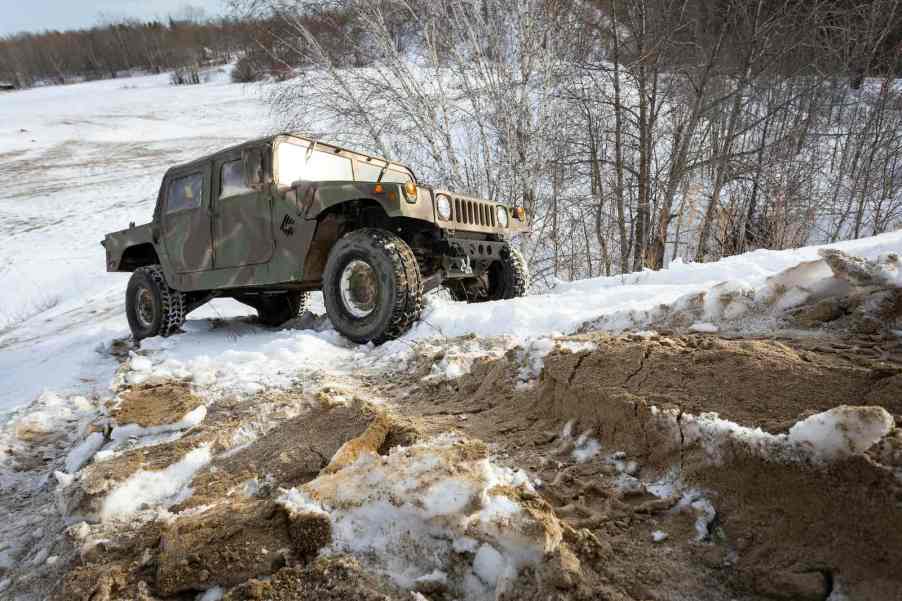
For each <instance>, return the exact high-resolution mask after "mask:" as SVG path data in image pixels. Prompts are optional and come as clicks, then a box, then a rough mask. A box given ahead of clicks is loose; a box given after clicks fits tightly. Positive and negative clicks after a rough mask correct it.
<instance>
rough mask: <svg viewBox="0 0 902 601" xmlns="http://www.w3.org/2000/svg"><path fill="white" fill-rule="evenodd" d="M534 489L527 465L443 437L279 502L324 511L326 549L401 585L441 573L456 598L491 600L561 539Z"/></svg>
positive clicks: (365, 462)
mask: <svg viewBox="0 0 902 601" xmlns="http://www.w3.org/2000/svg"><path fill="white" fill-rule="evenodd" d="M522 495H525V497H523V496H522ZM534 495H535V493H534V490H533V489H532V486H531V484H530V483H529V480H528V478H527V476H526V475H525V474H524V473H523V472H520V471H513V470H510V469H507V468H503V467H500V466H497V465H495V464H494V463H492V462H491V461H490V460H489V459H488V458H487V456H486V451H485V448H484V446H483V445H481V443H476V442H473V441H468V440H464V439H459V438H455V437H452V436H442V437H440V438H438V439H435V440H433V441H430V442H427V443H421V444H417V445H414V446H412V447H407V448H399V449H395V450H394V451H393V452H392V453H391V454H390V455H389V456H388V457H378V456H373V455H365V456H362V457H361V458H360V459H358V461H357V462H355V463H354V464H352V465H350V466H348V467H346V468H344V469H343V470H341V471H339V472H337V473H335V474H330V475H325V476H320V477H319V478H317V479H316V480H313V481H312V482H309V483H307V484H305V485H304V486H303V487H301V488H300V489H292V490H289V491H285V492H284V493H283V494H282V496H281V497H280V498H279V501H280V502H281V503H282V504H283V505H285V506H286V507H287V508H289V509H290V510H292V511H310V510H314V511H317V510H322V511H326V512H328V514H329V515H330V518H331V520H332V525H333V543H332V545H331V546H330V547H329V548H328V549H327V550H326V552H327V553H328V552H342V553H351V554H353V555H355V556H356V557H358V558H359V559H360V560H361V561H362V562H365V563H367V564H368V565H369V567H371V568H372V569H375V570H377V571H379V572H381V573H383V574H385V575H387V576H388V577H389V578H391V579H392V580H393V581H394V582H395V583H396V584H398V585H399V586H401V587H403V588H407V589H411V590H412V589H414V588H416V586H417V583H422V582H423V581H424V579H426V580H429V579H436V578H444V579H446V582H447V586H448V588H449V591H450V592H451V594H452V595H454V596H458V597H461V598H467V599H495V598H496V595H497V594H499V593H500V592H502V591H504V590H507V589H508V588H509V587H510V585H511V584H512V581H513V579H514V578H516V576H517V574H518V572H519V571H520V569H522V568H523V567H525V566H535V565H537V564H538V563H539V562H540V561H541V559H542V558H543V557H544V555H545V554H546V553H547V552H550V551H553V550H554V549H555V548H556V547H557V546H558V545H559V544H560V541H561V531H560V526H559V524H558V523H557V521H556V518H554V516H553V514H552V513H551V512H550V511H548V512H547V513H543V511H542V510H540V509H536V508H531V509H529V510H527V509H526V508H525V507H524V505H523V501H522V500H521V499H522V498H533V497H534ZM311 505H313V506H312V507H311ZM540 506H541V505H539V507H540Z"/></svg>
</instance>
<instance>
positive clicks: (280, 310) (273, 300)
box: [256, 292, 310, 328]
mask: <svg viewBox="0 0 902 601" xmlns="http://www.w3.org/2000/svg"><path fill="white" fill-rule="evenodd" d="M309 300H310V294H309V293H308V292H288V293H286V294H279V295H272V296H264V297H262V298H261V299H260V302H259V304H258V305H257V307H256V309H257V315H258V316H259V318H260V323H262V324H263V325H267V326H270V327H272V328H275V327H278V326H280V325H282V324H283V323H285V322H286V321H289V320H291V319H294V318H295V317H297V316H298V315H300V314H301V313H303V312H304V311H306V310H307V304H308V302H309Z"/></svg>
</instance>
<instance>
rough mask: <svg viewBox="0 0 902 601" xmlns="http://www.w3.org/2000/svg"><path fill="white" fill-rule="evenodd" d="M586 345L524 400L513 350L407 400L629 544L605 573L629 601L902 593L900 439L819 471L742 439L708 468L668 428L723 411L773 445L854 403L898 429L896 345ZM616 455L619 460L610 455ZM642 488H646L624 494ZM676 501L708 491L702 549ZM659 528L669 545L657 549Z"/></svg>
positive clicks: (611, 538)
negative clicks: (657, 489) (888, 417)
mask: <svg viewBox="0 0 902 601" xmlns="http://www.w3.org/2000/svg"><path fill="white" fill-rule="evenodd" d="M579 339H581V340H586V341H592V342H594V343H595V344H596V345H597V349H596V350H594V351H591V352H584V353H576V354H574V353H570V352H566V351H559V352H556V353H553V354H551V355H549V356H548V357H547V358H546V361H545V367H544V371H543V373H542V376H541V379H540V381H539V383H538V384H537V386H536V387H535V388H533V389H530V390H517V386H516V378H517V369H518V366H517V365H516V362H515V358H514V357H513V355H508V357H506V358H503V359H500V360H493V361H486V362H483V363H482V364H478V365H476V366H475V367H474V370H473V373H472V374H470V375H468V376H464V377H463V378H460V379H458V380H457V381H454V382H450V383H443V384H438V385H436V386H434V387H432V388H431V389H429V390H421V389H415V388H407V389H406V390H405V392H406V393H407V394H408V396H407V398H406V399H405V400H404V401H402V402H401V403H400V406H401V407H404V408H405V410H406V411H409V412H411V413H414V414H418V415H427V416H429V419H430V420H431V427H432V428H435V429H436V430H440V429H442V428H453V429H457V430H461V431H464V432H466V433H467V434H469V435H472V436H478V437H480V438H482V439H483V440H487V441H489V440H490V441H494V442H495V444H496V445H497V447H496V449H495V450H496V452H497V453H499V454H500V455H502V456H504V455H507V457H508V458H509V461H510V462H511V463H512V464H515V465H520V466H527V467H528V468H529V471H530V474H531V475H532V476H534V477H536V478H538V479H540V480H541V481H543V482H544V486H543V488H542V489H541V492H542V495H543V496H544V497H545V498H546V499H547V500H548V501H549V502H550V503H551V504H552V506H554V508H555V511H556V513H557V515H558V516H560V517H561V518H562V519H564V521H565V523H568V524H570V525H571V526H573V527H576V528H588V529H589V530H591V531H593V532H595V533H597V534H599V535H600V536H601V538H603V539H604V540H607V541H608V542H609V543H610V544H611V545H612V546H613V548H615V549H617V553H615V554H614V556H613V557H612V558H611V560H610V563H609V565H608V566H607V568H606V574H607V576H608V577H610V578H611V581H612V582H613V583H614V584H616V585H619V586H620V587H621V590H623V591H626V592H627V593H628V594H630V595H631V596H632V597H633V598H636V599H642V598H648V599H677V598H685V597H681V596H680V595H689V596H690V597H691V598H698V599H704V598H730V595H740V596H741V595H748V596H749V598H773V599H817V600H820V601H823V600H824V599H826V598H827V596H828V595H829V594H830V593H831V592H832V591H833V590H834V589H840V590H842V591H844V592H846V593H847V594H848V595H849V596H850V598H851V599H855V600H856V601H858V600H865V601H870V600H873V601H878V600H885V599H890V598H896V597H902V576H900V575H899V573H898V570H897V566H898V565H900V563H899V562H900V560H902V520H899V519H898V515H899V511H900V507H902V478H900V474H902V469H900V468H902V452H900V449H902V444H900V440H899V438H900V436H899V430H896V431H895V432H894V433H892V434H891V435H890V436H888V437H887V438H886V439H884V440H883V441H881V442H880V443H879V444H878V445H875V447H874V448H873V449H871V451H870V452H869V453H868V454H867V455H857V456H853V457H849V458H847V459H844V460H841V461H838V462H834V463H830V464H828V465H818V464H811V463H810V462H802V463H797V462H796V463H794V462H786V461H777V460H766V459H763V458H761V457H758V456H756V455H755V454H753V453H751V452H748V450H747V449H745V448H744V447H742V446H739V447H736V448H731V449H729V452H728V453H726V454H725V455H723V456H722V457H717V458H714V457H711V456H710V453H709V452H706V450H705V449H704V448H702V447H701V445H699V444H698V443H697V442H696V443H693V444H689V443H686V442H684V441H683V440H681V436H680V435H681V431H680V430H679V426H678V425H677V427H676V430H675V429H674V428H673V427H672V426H670V425H668V424H667V423H666V422H665V421H662V420H661V419H660V415H661V411H666V410H669V411H670V412H671V413H672V414H673V415H675V416H680V415H686V414H693V415H699V414H702V413H706V412H717V413H718V414H719V415H720V417H722V418H724V419H728V420H730V421H733V422H736V423H738V424H742V425H743V426H750V427H760V428H761V429H762V430H764V431H767V432H771V433H774V434H778V433H782V432H785V431H787V430H788V428H789V427H790V426H792V425H793V424H794V423H795V422H797V421H798V420H800V419H802V418H804V417H807V416H809V415H811V414H813V413H818V412H821V411H825V410H828V409H831V408H833V407H836V406H838V405H843V404H847V405H878V406H881V407H883V408H885V409H886V410H888V411H889V412H890V413H892V414H893V415H894V416H895V419H896V422H897V424H902V405H900V399H902V377H900V366H899V362H898V345H897V343H896V342H895V341H894V340H891V339H881V340H880V341H878V342H876V343H875V342H873V341H871V340H870V339H867V338H864V339H844V340H842V341H835V340H829V339H819V340H816V341H812V340H806V339H798V340H783V341H777V340H744V339H743V340H727V339H722V338H719V337H715V336H652V337H645V336H642V337H640V336H630V335H625V336H616V337H612V336H598V335H585V336H580V337H579ZM570 420H573V422H572V424H571V427H572V431H573V432H574V437H575V436H576V435H577V434H580V433H583V432H587V433H589V434H590V435H591V436H592V437H595V438H597V439H598V440H599V441H600V442H601V445H602V451H601V452H600V453H599V455H598V456H597V457H595V458H593V459H591V460H589V461H588V462H586V463H578V462H576V461H575V460H574V459H573V457H572V455H571V452H572V450H573V448H574V440H573V439H569V440H566V439H564V437H563V436H562V435H561V424H564V423H566V422H568V421H570ZM676 423H677V424H678V423H679V421H678V417H677V422H676ZM675 432H676V436H675V435H674V434H675ZM615 453H618V455H616V457H620V458H622V460H620V461H612V460H611V457H612V456H615V455H614V454H615ZM624 463H633V464H634V465H631V466H628V467H627V468H626V471H625V469H624V466H623V464H624ZM630 468H632V469H630ZM627 471H628V472H629V473H627ZM633 477H635V482H636V483H637V485H638V486H637V487H636V488H634V489H629V488H627V489H626V490H624V487H623V482H624V481H630V478H633ZM652 483H655V484H664V485H671V486H672V485H674V484H678V485H679V489H677V490H676V492H675V493H673V494H676V495H677V496H676V497H674V498H667V496H666V493H665V494H664V496H663V498H661V497H659V496H654V495H652V494H651V493H650V492H649V488H650V487H651V484H652ZM679 490H683V491H685V490H698V491H703V493H704V497H705V498H706V499H708V500H709V501H710V502H711V503H712V505H713V507H714V508H716V516H715V517H714V519H713V520H712V522H711V523H710V524H709V525H708V528H707V530H706V531H705V533H704V536H703V537H702V538H701V540H699V539H698V537H697V530H696V523H697V518H698V515H697V514H696V513H695V512H693V511H692V510H691V509H688V510H687V508H685V507H684V508H682V509H681V508H680V506H679V505H678V501H679V500H680V499H679V495H680V494H681V493H680V492H679ZM659 494H661V493H659ZM656 530H662V531H664V532H666V533H667V539H666V540H664V541H663V542H660V543H656V542H654V541H653V540H652V537H651V534H652V532H653V531H656ZM636 566H641V567H642V569H637V567H636ZM664 583H667V584H666V585H665V584H664ZM665 586H666V587H669V588H670V591H669V592H666V591H663V590H662V588H665Z"/></svg>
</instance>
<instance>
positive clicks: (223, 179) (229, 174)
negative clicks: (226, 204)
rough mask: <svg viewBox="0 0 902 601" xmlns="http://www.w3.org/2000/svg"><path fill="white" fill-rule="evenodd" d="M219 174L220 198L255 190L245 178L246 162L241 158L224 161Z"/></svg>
mask: <svg viewBox="0 0 902 601" xmlns="http://www.w3.org/2000/svg"><path fill="white" fill-rule="evenodd" d="M219 176H220V177H219V183H220V189H219V198H226V197H228V196H238V195H239V194H249V193H251V192H253V190H252V189H251V188H248V187H247V182H246V181H245V179H244V162H243V161H242V160H241V159H238V160H235V161H231V162H228V163H223V165H222V170H221V171H220V173H219Z"/></svg>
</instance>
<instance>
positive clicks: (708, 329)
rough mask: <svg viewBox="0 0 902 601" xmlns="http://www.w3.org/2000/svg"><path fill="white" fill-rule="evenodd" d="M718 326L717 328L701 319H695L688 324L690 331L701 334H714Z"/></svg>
mask: <svg viewBox="0 0 902 601" xmlns="http://www.w3.org/2000/svg"><path fill="white" fill-rule="evenodd" d="M719 330H720V328H718V327H717V326H716V325H714V324H713V323H707V322H703V321H697V322H695V323H694V324H692V325H691V326H689V331H690V332H698V333H701V334H716V333H717V332H718V331H719Z"/></svg>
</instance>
